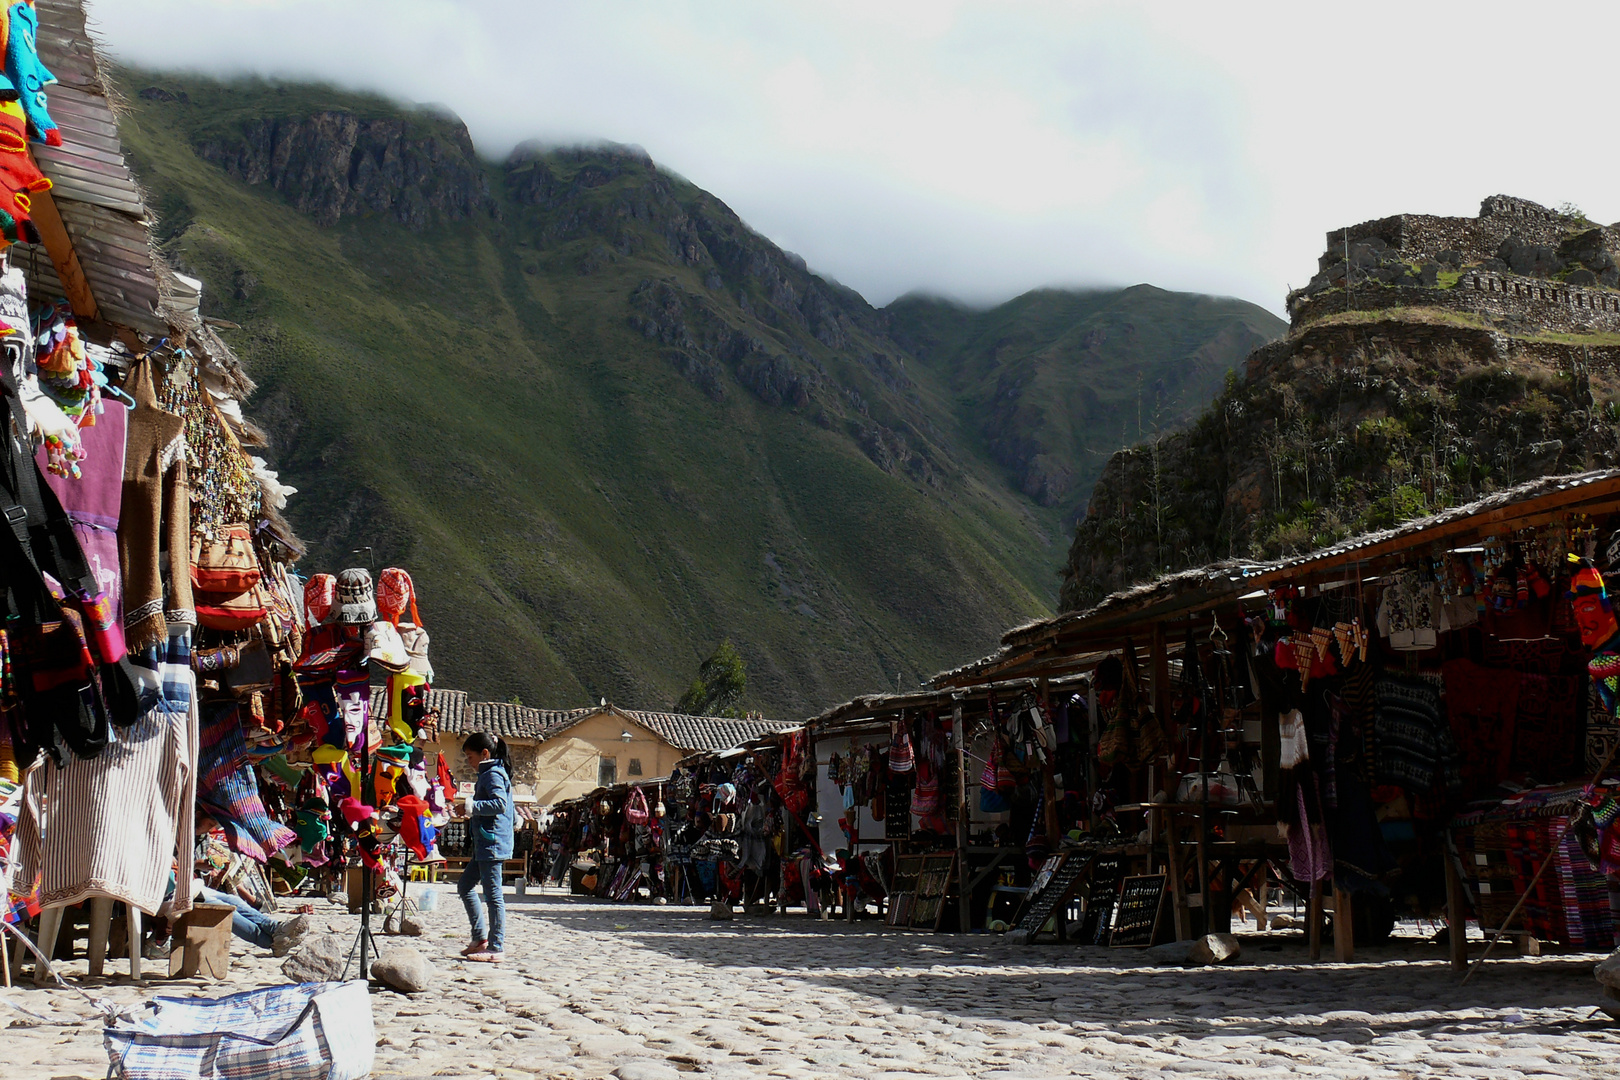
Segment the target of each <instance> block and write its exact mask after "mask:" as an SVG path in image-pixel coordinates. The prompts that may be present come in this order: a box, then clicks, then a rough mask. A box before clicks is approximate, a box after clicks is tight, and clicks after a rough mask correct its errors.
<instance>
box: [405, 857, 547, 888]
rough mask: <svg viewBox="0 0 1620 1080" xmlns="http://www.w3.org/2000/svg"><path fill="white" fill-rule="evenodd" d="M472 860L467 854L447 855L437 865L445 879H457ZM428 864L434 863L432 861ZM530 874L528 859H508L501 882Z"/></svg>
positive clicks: (523, 878) (524, 877)
mask: <svg viewBox="0 0 1620 1080" xmlns="http://www.w3.org/2000/svg"><path fill="white" fill-rule="evenodd" d="M470 862H472V859H470V858H468V857H467V856H465V855H446V856H445V857H444V862H442V863H439V864H437V865H438V867H439V870H440V872H441V873H442V875H443V877H444V879H445V880H447V881H456V880H458V879H459V878H460V877H461V872H462V871H463V870H465V869H467V864H468V863H470ZM428 865H430V866H431V865H434V864H431V863H430V864H428ZM528 874H529V860H528V859H526V858H525V859H507V860H506V862H505V863H503V864H502V866H501V884H503V885H504V884H507V883H508V882H513V881H522V880H525V879H526V878H527V877H528ZM433 880H435V881H436V880H438V878H437V877H436V878H434V879H433Z"/></svg>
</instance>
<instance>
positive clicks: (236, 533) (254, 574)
mask: <svg viewBox="0 0 1620 1080" xmlns="http://www.w3.org/2000/svg"><path fill="white" fill-rule="evenodd" d="M259 578H260V574H259V557H258V556H257V555H256V554H255V553H254V551H253V533H252V531H251V530H250V529H249V528H248V527H247V526H246V525H217V526H215V527H214V528H213V530H212V531H201V530H199V531H197V532H194V533H192V534H191V584H192V587H193V588H196V589H201V590H202V591H204V592H215V593H239V592H245V591H247V590H248V589H250V588H252V587H253V586H255V585H257V584H258V583H259Z"/></svg>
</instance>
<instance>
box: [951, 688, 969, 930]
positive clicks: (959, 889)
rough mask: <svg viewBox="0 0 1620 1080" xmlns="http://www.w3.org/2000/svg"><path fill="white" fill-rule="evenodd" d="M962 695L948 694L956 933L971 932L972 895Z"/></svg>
mask: <svg viewBox="0 0 1620 1080" xmlns="http://www.w3.org/2000/svg"><path fill="white" fill-rule="evenodd" d="M962 724H963V720H962V695H960V694H952V695H951V742H952V744H954V746H955V748H956V867H957V870H956V880H957V885H956V918H957V931H958V932H959V933H963V934H966V933H968V932H969V931H971V930H972V929H973V894H972V889H970V888H969V886H968V881H969V875H968V859H967V856H968V793H967V791H968V787H967V785H968V770H967V732H965V731H963V730H962Z"/></svg>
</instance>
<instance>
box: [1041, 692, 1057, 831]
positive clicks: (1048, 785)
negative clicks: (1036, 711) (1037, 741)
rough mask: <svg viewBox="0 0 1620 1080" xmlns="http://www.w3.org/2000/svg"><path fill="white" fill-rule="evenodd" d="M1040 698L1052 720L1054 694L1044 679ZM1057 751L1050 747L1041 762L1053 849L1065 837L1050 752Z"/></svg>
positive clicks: (1043, 711)
mask: <svg viewBox="0 0 1620 1080" xmlns="http://www.w3.org/2000/svg"><path fill="white" fill-rule="evenodd" d="M1040 697H1041V713H1042V715H1043V716H1045V717H1047V718H1048V719H1050V718H1051V716H1052V692H1051V685H1050V684H1049V683H1048V682H1047V680H1046V679H1045V678H1044V677H1043V678H1042V679H1041V682H1040ZM1056 749H1057V748H1056V747H1049V748H1047V751H1043V753H1044V754H1045V758H1046V760H1044V761H1042V762H1041V792H1042V794H1043V795H1044V796H1045V799H1044V800H1043V802H1044V804H1045V809H1046V815H1045V816H1046V843H1047V846H1048V847H1051V848H1053V849H1056V848H1057V846H1058V843H1059V842H1060V839H1061V837H1062V835H1063V834H1062V831H1061V827H1060V825H1059V820H1060V819H1059V817H1058V807H1057V801H1058V789H1057V780H1056V777H1055V775H1054V773H1055V770H1054V769H1053V766H1052V754H1051V752H1050V751H1053V750H1056Z"/></svg>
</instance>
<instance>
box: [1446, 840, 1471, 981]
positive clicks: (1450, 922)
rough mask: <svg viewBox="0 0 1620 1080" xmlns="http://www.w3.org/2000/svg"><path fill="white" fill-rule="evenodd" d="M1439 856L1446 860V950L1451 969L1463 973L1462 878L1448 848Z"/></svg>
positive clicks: (1465, 968) (1465, 917)
mask: <svg viewBox="0 0 1620 1080" xmlns="http://www.w3.org/2000/svg"><path fill="white" fill-rule="evenodd" d="M1448 847H1449V845H1448ZM1441 858H1443V859H1445V861H1446V936H1447V937H1449V938H1450V939H1451V940H1450V941H1449V942H1448V943H1447V950H1448V951H1449V952H1450V954H1451V970H1453V971H1455V972H1457V973H1458V974H1464V973H1466V972H1467V971H1468V911H1467V909H1466V908H1465V907H1464V904H1463V887H1462V878H1461V877H1459V876H1458V874H1457V860H1456V859H1454V858H1452V855H1451V852H1450V850H1446V851H1444V852H1442V853H1441Z"/></svg>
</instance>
